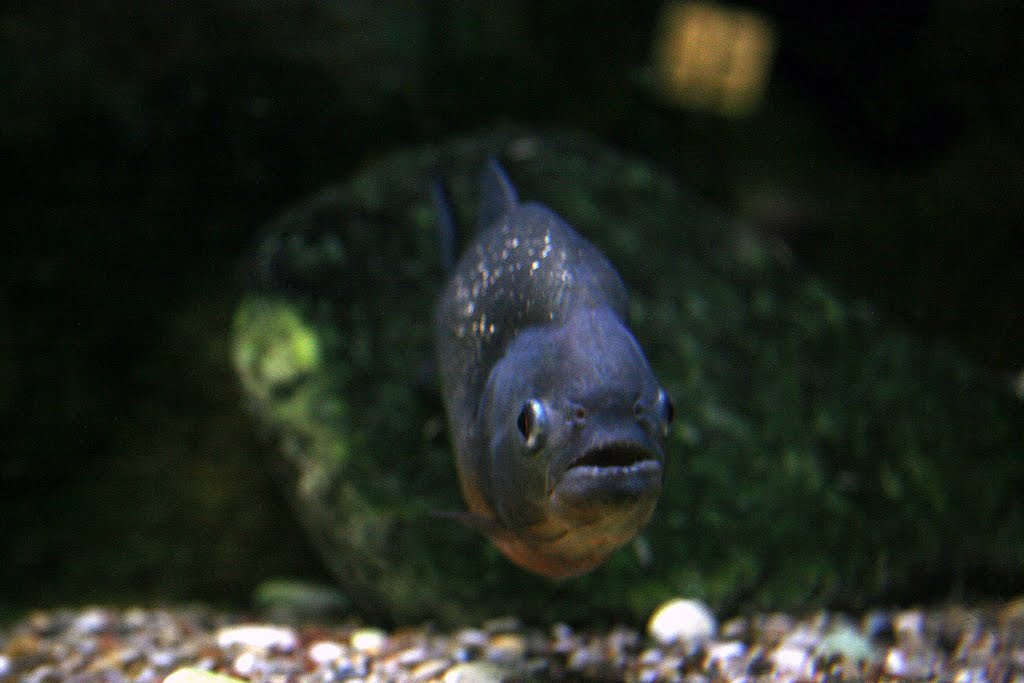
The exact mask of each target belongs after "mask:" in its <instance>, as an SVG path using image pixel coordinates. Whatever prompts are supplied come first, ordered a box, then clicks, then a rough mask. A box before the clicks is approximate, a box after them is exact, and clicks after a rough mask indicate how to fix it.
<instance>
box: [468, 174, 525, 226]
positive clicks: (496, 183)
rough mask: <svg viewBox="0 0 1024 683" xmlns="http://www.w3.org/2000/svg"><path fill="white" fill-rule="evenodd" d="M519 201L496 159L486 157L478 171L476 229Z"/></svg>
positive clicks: (493, 219) (513, 206)
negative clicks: (478, 192)
mask: <svg viewBox="0 0 1024 683" xmlns="http://www.w3.org/2000/svg"><path fill="white" fill-rule="evenodd" d="M518 203H519V193H517V192H516V188H515V186H514V185H513V184H512V181H511V180H509V178H508V174H507V173H505V169H504V168H502V167H501V164H499V163H498V160H497V159H495V158H494V157H488V159H487V163H485V164H484V167H483V170H482V171H481V172H480V210H479V212H478V213H477V217H478V218H477V220H478V221H479V225H478V229H484V228H487V227H489V226H491V225H492V224H494V222H495V221H497V220H498V219H499V218H501V217H502V216H504V215H505V214H506V213H508V212H509V211H511V210H512V209H513V208H515V206H516V205H517V204H518Z"/></svg>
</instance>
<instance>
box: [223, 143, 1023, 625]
mask: <svg viewBox="0 0 1024 683" xmlns="http://www.w3.org/2000/svg"><path fill="white" fill-rule="evenodd" d="M488 155H495V156H497V157H499V158H500V159H501V161H502V162H503V163H504V164H505V166H506V168H507V169H508V172H509V174H510V176H511V177H512V179H513V180H514V182H515V183H516V184H517V185H518V187H519V190H520V194H521V196H522V197H523V198H525V199H537V200H540V201H543V202H545V203H547V204H549V205H550V206H551V207H553V208H554V209H555V210H556V211H558V212H559V213H561V214H562V215H563V216H564V217H565V218H566V219H567V220H568V221H569V222H570V223H571V224H573V225H574V226H576V228H577V229H578V230H579V231H580V232H581V233H582V234H584V235H585V236H587V237H588V238H589V239H591V240H592V241H593V242H594V243H595V244H596V245H597V246H598V247H599V248H601V249H602V250H603V251H604V252H605V253H606V254H607V255H608V256H609V258H610V259H611V261H612V262H613V263H614V264H615V265H616V267H617V268H618V270H619V271H620V273H621V274H622V276H623V279H624V280H625V281H626V283H627V286H628V287H629V289H630V293H631V297H632V304H633V308H632V326H633V329H634V330H635V332H636V335H637V337H638V338H639V340H640V342H641V344H642V345H643V346H644V348H645V349H646V350H647V352H648V356H649V358H650V360H651V363H652V365H653V367H654V368H655V370H656V373H657V375H658V376H659V378H660V379H661V380H662V381H663V382H664V384H665V385H666V387H667V388H668V389H669V391H670V392H671V394H672V395H673V397H674V399H675V404H676V410H677V421H676V424H675V426H674V428H673V431H672V434H671V436H670V440H669V449H668V456H669V462H668V467H667V474H666V484H665V489H664V493H663V494H662V499H661V501H660V503H659V507H658V511H657V512H656V513H655V517H654V520H653V521H652V523H651V524H650V526H649V527H648V528H647V529H646V530H645V531H644V533H643V534H642V536H641V537H640V538H639V539H638V541H637V542H636V543H635V544H633V545H631V546H627V547H626V548H623V549H622V550H620V551H619V552H617V553H616V554H615V555H614V556H613V557H612V558H611V560H610V561H609V562H608V563H607V564H606V565H605V566H603V567H601V568H600V569H598V570H596V571H594V572H593V573H591V574H589V575H586V576H584V577H581V578H578V579H572V580H568V581H564V582H561V583H556V582H551V581H548V580H545V579H541V578H538V577H534V576H532V575H530V574H528V573H525V572H523V571H522V570H520V569H518V568H516V567H515V566H513V565H512V564H511V563H509V562H508V561H507V560H505V559H504V558H503V557H502V556H501V555H500V554H499V553H498V552H497V550H495V549H494V548H493V547H492V546H491V545H490V544H489V543H488V542H487V540H486V539H484V538H482V537H480V536H478V535H477V534H475V533H474V532H471V531H469V530H467V529H465V528H462V527H461V526H459V525H457V524H454V523H452V522H450V521H447V520H445V519H440V518H438V517H436V516H435V515H433V514H432V513H434V512H436V511H446V510H456V509H463V507H464V506H463V504H462V501H461V499H460V496H459V493H458V486H457V483H456V475H455V467H454V462H453V458H452V453H451V449H450V446H449V443H448V440H447V437H446V435H445V433H444V426H443V425H444V418H443V414H442V409H441V404H440V400H439V397H438V395H437V389H436V387H435V386H434V384H435V382H434V380H433V379H432V378H431V376H430V372H429V370H428V367H429V364H430V358H431V329H432V327H431V317H432V313H433V307H434V298H435V296H436V294H437V292H438V291H439V290H440V286H441V282H442V273H441V272H440V267H439V266H438V265H437V264H438V261H439V259H438V245H437V225H436V222H435V217H434V214H433V210H432V207H431V203H430V198H429V185H430V179H431V176H432V174H434V173H437V172H442V173H443V174H444V175H445V177H447V178H448V179H449V180H450V184H451V190H452V194H453V199H454V201H455V204H456V210H457V212H458V214H459V216H460V218H461V219H462V223H463V224H465V225H472V223H473V213H474V208H475V200H476V197H475V190H476V188H475V184H476V178H477V173H478V170H479V168H480V165H481V163H482V161H483V160H484V159H485V158H486V157H487V156H488ZM247 265H248V272H249V274H250V276H251V278H250V281H251V287H250V289H249V291H248V293H247V295H246V296H245V298H244V300H243V301H242V302H241V303H240V304H239V307H238V310H237V315H236V321H235V322H236V324H235V329H234V341H233V347H234V359H235V364H236V369H237V371H238V373H239V376H240V378H241V380H242V386H243V388H244V390H245V393H246V394H247V396H248V397H249V399H251V403H252V406H253V409H254V412H255V414H256V415H257V417H258V420H259V422H260V423H261V424H262V425H263V426H264V427H265V428H266V431H267V432H268V433H269V434H271V435H272V436H273V438H274V439H276V444H277V447H276V451H277V453H278V454H279V455H278V457H277V461H278V462H277V464H278V465H279V466H280V467H279V468H278V469H279V470H280V472H281V474H282V479H283V481H284V482H285V485H286V487H287V489H288V491H289V493H290V494H291V497H292V499H293V500H294V501H295V503H296V510H297V511H298V513H299V515H300V517H301V518H302V520H303V521H304V523H305V525H306V527H307V528H308V530H309V532H310V534H311V535H312V536H313V538H314V539H315V540H316V542H317V544H318V545H319V547H320V548H321V549H322V551H323V555H324V557H325V559H326V561H327V563H328V564H329V566H330V567H331V568H332V569H333V570H334V573H335V574H336V575H337V577H338V580H339V582H340V583H341V585H342V586H343V588H344V589H345V590H346V592H347V593H348V594H349V597H350V598H351V599H352V601H353V603H354V604H355V605H356V606H357V607H358V608H359V609H360V610H361V611H362V612H363V613H364V614H366V615H367V616H368V617H371V618H376V619H383V620H389V621H397V622H409V621H416V620H423V619H431V620H435V621H438V622H442V623H455V622H467V621H474V620H478V619H480V618H483V617H485V616H488V615H495V614H502V613H514V614H517V615H519V616H521V617H525V618H527V619H547V620H551V619H559V620H568V621H576V622H580V621H589V622H594V621H606V620H610V619H620V618H624V619H638V618H642V617H644V616H646V615H647V614H648V613H649V611H650V610H651V609H652V608H653V607H654V606H655V605H656V604H657V603H658V602H659V601H662V600H664V599H666V598H668V597H670V596H673V595H677V594H685V595H689V596H695V597H700V598H703V599H705V600H707V601H709V602H710V603H711V604H712V605H713V606H715V607H716V608H718V609H736V608H741V607H745V606H750V607H760V608H769V609H770V608H798V607H802V606H806V607H810V606H816V605H832V606H846V607H856V606H859V605H864V604H867V603H868V602H869V601H874V600H897V601H898V600H907V599H920V598H921V597H923V596H922V595H921V591H922V590H928V591H931V592H932V595H931V597H933V598H935V599H941V598H942V597H945V596H946V595H948V594H950V592H951V591H953V590H959V591H964V590H967V591H970V590H977V591H979V592H984V591H992V590H994V589H998V588H1004V589H1008V590H1013V589H1019V588H1020V587H1021V586H1022V585H1024V510H1022V503H1021V497H1020V495H1019V492H1020V491H1021V490H1024V430H1022V425H1024V419H1022V418H1024V409H1022V406H1021V403H1020V401H1019V400H1017V399H1016V398H1015V397H1013V396H1012V394H1011V393H1010V392H1009V391H1007V390H1005V389H1004V388H1003V387H1002V386H1000V385H998V384H997V383H996V382H994V381H991V380H990V379H989V378H988V377H987V376H986V375H985V374H984V373H983V372H981V371H979V370H978V369H976V368H975V367H973V366H972V365H971V364H970V363H969V362H967V361H966V360H964V359H963V358H961V357H960V356H959V355H958V354H956V353H955V352H953V351H952V350H950V349H948V348H944V347H941V346H935V345H929V344H926V343H923V342H921V341H918V340H915V339H914V338H912V337H911V336H909V335H908V334H906V333H904V332H902V331H900V330H898V329H893V328H891V327H889V326H887V325H884V324H882V323H881V322H880V321H879V320H878V319H877V316H876V315H875V314H874V312H873V311H872V309H871V307H870V306H868V305H866V304H863V303H848V302H844V301H842V300H841V299H839V298H837V297H836V296H835V295H833V294H832V293H831V292H830V291H829V288H828V287H827V286H825V285H824V284H823V283H822V282H820V281H819V280H816V279H814V278H813V277H809V276H807V275H806V274H802V273H800V272H798V271H797V270H795V269H794V268H792V267H791V266H789V265H787V263H786V260H785V259H784V258H781V257H780V251H779V250H778V249H777V248H774V247H773V246H772V245H771V243H770V242H768V241H766V240H764V239H762V238H761V237H760V236H759V235H757V234H753V233H751V232H749V231H746V230H744V229H742V228H741V227H739V226H736V225H735V224H734V223H733V222H731V221H729V220H727V219H726V218H725V217H723V216H721V215H720V214H718V213H716V212H714V211H712V210H710V209H709V208H707V207H706V206H704V205H702V203H701V202H700V201H699V200H698V199H697V198H696V197H695V196H693V195H692V194H690V193H687V192H686V191H684V190H683V189H681V188H679V187H678V186H677V185H676V184H675V183H674V182H673V180H672V179H671V178H669V177H667V176H666V175H664V174H663V173H661V172H659V171H658V170H657V169H655V168H652V167H651V166H649V165H647V164H645V163H643V162H641V161H637V160H634V159H629V158H627V157H624V156H622V155H620V154H618V153H616V152H615V151H613V150H611V149H609V148H607V147H605V146H603V145H601V144H599V143H597V142H595V141H593V140H591V139H589V138H587V137H584V136H580V135H576V134H571V133H553V134H534V133H530V132H524V131H522V130H514V129H503V130H499V131H497V132H493V133H490V134H485V135H479V136H475V137H467V138H462V139H458V140H454V141H451V142H448V143H446V144H444V145H440V146H435V147H420V148H413V149H410V150H406V151H402V152H399V153H396V154H394V155H393V156H390V157H388V158H385V159H383V160H381V161H380V162H378V163H376V164H373V165H372V166H370V167H368V168H367V169H366V170H365V171H364V172H363V173H361V174H360V175H358V176H357V177H355V178H354V179H352V180H351V181H349V182H347V183H344V184H341V185H338V186H335V187H331V188H329V189H327V190H325V191H324V192H322V193H320V194H319V195H317V196H315V197H314V198H312V199H311V200H309V201H307V202H305V203H302V204H300V205H299V206H297V207H295V208H294V209H292V210H291V211H289V212H287V213H285V214H284V215H283V216H281V217H280V218H278V219H277V220H276V221H274V222H273V223H272V224H271V225H270V226H269V228H268V230H267V233H266V235H265V236H264V237H263V238H262V239H261V240H260V241H259V243H258V245H257V246H256V248H255V249H254V250H253V252H252V254H251V255H250V257H249V261H248V262H247ZM935 591H939V592H938V593H936V592H935Z"/></svg>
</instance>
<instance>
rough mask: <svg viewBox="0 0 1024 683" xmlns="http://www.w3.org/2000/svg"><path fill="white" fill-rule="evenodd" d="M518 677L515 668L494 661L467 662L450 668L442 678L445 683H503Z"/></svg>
mask: <svg viewBox="0 0 1024 683" xmlns="http://www.w3.org/2000/svg"><path fill="white" fill-rule="evenodd" d="M517 677H518V672H517V671H516V670H515V669H511V668H509V667H505V666H501V665H500V664H495V663H494V662H465V663H463V664H456V665H455V666H453V667H452V668H450V669H448V671H446V672H445V674H444V676H443V677H442V678H441V680H442V681H443V682H444V683H503V682H504V681H511V680H515V679H516V678H517Z"/></svg>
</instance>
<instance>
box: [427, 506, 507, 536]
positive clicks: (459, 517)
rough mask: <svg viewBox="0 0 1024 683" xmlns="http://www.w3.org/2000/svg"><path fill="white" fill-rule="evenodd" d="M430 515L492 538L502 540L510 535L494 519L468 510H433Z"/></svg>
mask: <svg viewBox="0 0 1024 683" xmlns="http://www.w3.org/2000/svg"><path fill="white" fill-rule="evenodd" d="M430 514H431V515H433V516H434V517H439V518H441V519H450V520H452V521H455V522H458V523H459V524H462V525H463V526H466V527H469V528H470V529H473V530H475V531H479V532H480V533H482V534H483V535H484V536H488V537H490V538H495V537H499V538H500V537H501V536H504V535H505V534H507V533H508V530H507V529H506V528H505V527H504V526H503V525H502V523H501V522H499V521H498V520H496V519H494V518H493V517H484V516H483V515H478V514H476V513H473V512H469V511H468V510H433V511H431V513H430Z"/></svg>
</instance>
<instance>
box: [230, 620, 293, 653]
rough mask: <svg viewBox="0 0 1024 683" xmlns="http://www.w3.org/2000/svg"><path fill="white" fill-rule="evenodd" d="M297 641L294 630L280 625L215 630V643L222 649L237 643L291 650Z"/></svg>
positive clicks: (242, 645) (259, 647) (268, 648)
mask: <svg viewBox="0 0 1024 683" xmlns="http://www.w3.org/2000/svg"><path fill="white" fill-rule="evenodd" d="M298 643H299V639H298V637H297V636H296V635H295V631H293V630H291V629H290V628H284V627H281V626H263V625H257V624H250V625H245V626H229V627H227V628H222V629H221V630H220V631H218V632H217V645H219V646H220V647H221V648H223V649H227V648H230V647H232V646H236V645H237V646H241V647H247V648H255V649H258V650H271V649H273V650H278V651H280V652H291V651H292V650H294V649H295V647H296V646H297V645H298Z"/></svg>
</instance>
